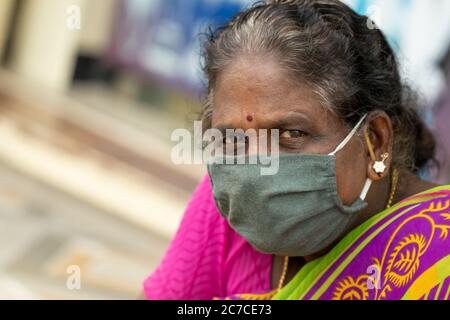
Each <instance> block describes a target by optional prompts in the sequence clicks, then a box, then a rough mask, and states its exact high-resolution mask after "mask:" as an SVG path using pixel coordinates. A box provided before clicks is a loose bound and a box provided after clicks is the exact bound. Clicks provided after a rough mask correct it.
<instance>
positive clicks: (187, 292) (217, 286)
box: [144, 176, 227, 300]
mask: <svg viewBox="0 0 450 320" xmlns="http://www.w3.org/2000/svg"><path fill="white" fill-rule="evenodd" d="M226 233H227V229H226V221H225V219H223V218H222V216H221V215H220V214H219V212H218V211H217V209H216V207H215V204H214V200H213V198H212V193H211V185H210V182H209V177H208V176H206V177H205V178H204V179H203V181H202V182H201V183H200V185H199V186H198V187H197V189H196V191H195V192H194V194H193V197H192V198H191V200H190V201H189V204H188V206H187V209H186V211H185V213H184V216H183V219H182V221H181V224H180V227H179V229H178V231H177V233H176V235H175V237H174V238H173V240H172V242H171V244H170V246H169V248H168V250H167V252H166V254H165V256H164V258H163V260H162V261H161V263H160V264H159V266H158V267H157V268H156V270H155V271H154V272H153V274H151V275H150V276H149V277H148V278H147V279H146V280H145V281H144V292H145V295H146V297H147V298H148V299H154V300H173V299H180V300H181V299H184V300H192V299H198V300H206V299H211V298H213V297H215V296H221V295H223V294H224V292H223V288H224V285H223V284H222V283H221V281H222V279H223V277H222V265H223V262H224V252H225V250H226V246H227V235H226Z"/></svg>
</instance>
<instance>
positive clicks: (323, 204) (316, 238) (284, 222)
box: [208, 115, 372, 256]
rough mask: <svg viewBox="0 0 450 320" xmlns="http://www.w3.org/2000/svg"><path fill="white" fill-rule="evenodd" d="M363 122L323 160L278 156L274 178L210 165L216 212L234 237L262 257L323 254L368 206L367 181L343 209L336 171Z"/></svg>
mask: <svg viewBox="0 0 450 320" xmlns="http://www.w3.org/2000/svg"><path fill="white" fill-rule="evenodd" d="M365 117H366V115H365V116H364V117H363V118H362V119H361V120H360V121H359V122H358V124H357V125H356V126H355V128H354V129H353V130H352V131H351V132H350V133H349V135H348V136H347V137H346V138H345V139H344V140H343V141H342V143H341V144H340V145H339V146H338V147H337V148H336V149H335V150H334V151H333V152H332V153H330V154H328V155H319V154H294V153H280V155H279V170H278V173H277V174H275V175H270V176H269V175H267V176H264V175H261V171H260V167H261V165H259V164H256V165H255V164H248V161H246V162H245V163H246V164H231V165H230V164H226V163H227V162H225V161H222V163H223V164H218V163H215V162H213V161H211V162H209V163H208V173H209V176H210V179H211V183H212V190H213V195H214V200H215V203H216V205H217V208H218V209H219V211H220V212H221V214H222V215H223V216H224V217H225V218H226V219H227V220H228V222H229V224H230V226H231V227H232V228H233V229H234V230H235V231H236V232H237V233H239V234H240V235H241V236H242V237H243V238H245V239H246V240H247V241H248V242H249V243H250V244H251V245H252V246H253V247H254V248H255V249H257V250H259V251H261V252H263V253H270V254H276V255H284V256H307V255H311V254H314V253H317V252H319V251H321V250H323V249H325V248H326V247H327V246H329V245H330V244H332V243H333V242H334V241H335V240H337V238H338V237H339V236H340V235H341V233H342V232H343V231H344V230H345V229H346V228H347V226H349V225H350V224H351V223H352V222H353V221H354V220H355V218H356V217H357V213H358V212H359V211H361V210H363V209H364V208H365V207H366V206H367V203H365V202H364V199H365V197H366V195H367V192H368V190H369V188H370V185H371V182H372V181H371V180H370V179H367V180H366V183H365V185H364V187H363V190H362V192H361V195H360V197H359V198H358V199H357V200H356V201H355V202H354V203H352V204H351V205H348V206H346V205H343V203H342V201H341V199H340V198H339V196H338V193H337V187H336V167H335V163H336V156H335V154H336V153H337V152H338V151H340V150H341V149H342V148H344V147H345V145H346V144H347V143H348V142H349V140H350V139H351V138H352V137H353V136H354V134H355V133H356V132H357V130H358V129H359V127H360V126H361V124H362V122H363V121H364V119H365ZM238 157H239V156H234V157H232V158H234V160H236V159H237V158H238ZM224 160H226V156H225V157H224ZM228 163H229V162H228ZM236 163H239V162H236Z"/></svg>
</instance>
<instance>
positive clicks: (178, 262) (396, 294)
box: [144, 177, 450, 300]
mask: <svg viewBox="0 0 450 320" xmlns="http://www.w3.org/2000/svg"><path fill="white" fill-rule="evenodd" d="M449 232H450V186H443V187H438V188H434V189H431V190H428V191H425V192H422V193H420V194H417V195H415V196H413V197H410V198H408V199H405V200H403V201H401V202H399V203H397V204H396V205H394V206H393V207H391V208H389V209H387V210H384V211H383V212H380V213H378V214H376V215H374V216H373V217H372V218H371V219H369V220H368V221H366V222H365V223H363V224H362V225H360V226H359V227H357V228H356V229H354V230H353V231H351V232H350V233H349V234H347V235H346V236H345V237H344V238H343V239H342V240H341V241H340V242H339V243H338V244H337V245H336V246H335V247H334V248H333V249H332V250H331V251H330V252H329V253H327V254H326V255H324V256H322V257H321V258H319V259H316V260H314V261H311V262H309V263H308V264H306V265H305V266H304V267H303V268H301V269H300V270H299V271H298V273H297V274H296V276H295V277H294V278H293V279H292V280H291V281H290V282H289V283H287V285H286V286H285V287H284V288H282V290H281V291H280V292H277V291H275V290H273V288H271V287H270V279H271V273H272V262H273V256H272V255H268V254H263V253H261V252H258V251H256V250H255V249H254V248H253V247H251V246H250V245H249V244H248V242H247V241H245V239H243V238H242V237H241V236H240V235H239V234H237V233H236V232H235V231H234V230H233V229H231V227H230V226H229V224H228V223H227V221H226V220H225V219H223V218H222V217H221V216H220V213H219V212H218V210H217V208H216V207H215V204H214V200H213V197H212V192H211V185H210V181H209V178H208V177H205V178H204V180H203V181H202V183H201V184H200V185H199V187H198V188H197V190H196V192H195V193H194V195H193V197H192V199H191V201H190V203H189V205H188V208H187V209H186V212H185V215H184V217H183V221H182V223H181V225H180V228H179V230H178V232H177V234H176V236H175V237H174V239H173V240H172V242H171V244H170V246H169V248H168V250H167V252H166V255H165V257H164V258H163V260H162V261H161V263H160V265H159V266H158V268H156V270H155V271H154V272H153V273H152V274H151V275H150V276H149V277H148V278H147V279H146V280H145V282H144V291H145V294H146V296H147V298H148V299H203V300H206V299H252V300H268V299H295V300H298V299H305V300H309V299H312V300H315V299H330V300H332V299H335V300H346V299H349V300H363V299H367V300H369V299H372V300H390V299H414V300H415V299H440V300H441V299H442V300H443V299H445V300H447V299H449V296H450V286H449V285H450V235H449Z"/></svg>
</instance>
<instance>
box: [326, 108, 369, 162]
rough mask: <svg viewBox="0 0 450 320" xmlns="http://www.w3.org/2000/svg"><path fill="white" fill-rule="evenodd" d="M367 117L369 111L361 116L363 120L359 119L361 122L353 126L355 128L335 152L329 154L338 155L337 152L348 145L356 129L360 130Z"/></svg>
mask: <svg viewBox="0 0 450 320" xmlns="http://www.w3.org/2000/svg"><path fill="white" fill-rule="evenodd" d="M366 117H367V113H366V114H365V115H364V116H363V117H362V118H361V120H359V122H358V123H357V124H356V126H355V127H354V128H353V130H352V131H351V132H350V133H349V134H348V135H347V137H346V138H345V139H344V141H342V142H341V143H340V144H339V145H338V146H337V147H336V149H335V150H334V151H333V152H331V153H330V154H328V155H329V156H334V155H336V153H338V152H339V151H341V150H342V149H343V148H344V147H345V146H346V145H347V143H348V142H349V141H350V139H351V138H353V136H354V135H355V133H356V131H358V129H359V127H360V126H361V124H362V123H363V121H364V120H365V119H366Z"/></svg>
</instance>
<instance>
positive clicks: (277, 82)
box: [212, 58, 327, 122]
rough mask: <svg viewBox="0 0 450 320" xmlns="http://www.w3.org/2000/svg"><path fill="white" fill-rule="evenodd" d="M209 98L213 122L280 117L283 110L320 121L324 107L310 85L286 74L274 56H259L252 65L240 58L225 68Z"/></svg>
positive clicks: (283, 113)
mask: <svg viewBox="0 0 450 320" xmlns="http://www.w3.org/2000/svg"><path fill="white" fill-rule="evenodd" d="M212 102H213V122H217V121H218V120H222V121H228V122H232V121H233V119H236V118H237V117H239V118H241V117H243V118H251V119H254V118H256V119H259V120H260V121H261V118H263V119H266V118H269V119H273V121H281V120H283V119H282V118H284V117H285V115H286V114H296V115H297V116H298V117H303V118H305V119H308V120H310V121H320V119H323V118H324V112H326V111H327V110H326V109H325V108H324V107H323V106H322V104H321V101H320V98H319V96H318V95H317V94H315V93H314V91H313V90H312V89H311V88H309V87H308V86H307V85H305V84H304V83H302V82H301V81H300V80H294V79H291V78H290V77H288V75H287V72H286V71H285V70H283V69H282V68H281V67H280V66H279V64H277V63H276V61H274V60H273V59H267V60H261V58H259V59H256V60H255V63H254V64H253V65H251V64H250V63H249V60H248V59H246V60H244V61H242V60H241V61H239V62H237V63H235V64H233V65H231V66H229V67H228V68H227V69H226V70H224V72H223V73H222V74H221V75H220V77H219V78H218V81H217V83H216V86H215V88H214V98H213V101H212ZM266 120H267V119H266Z"/></svg>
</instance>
